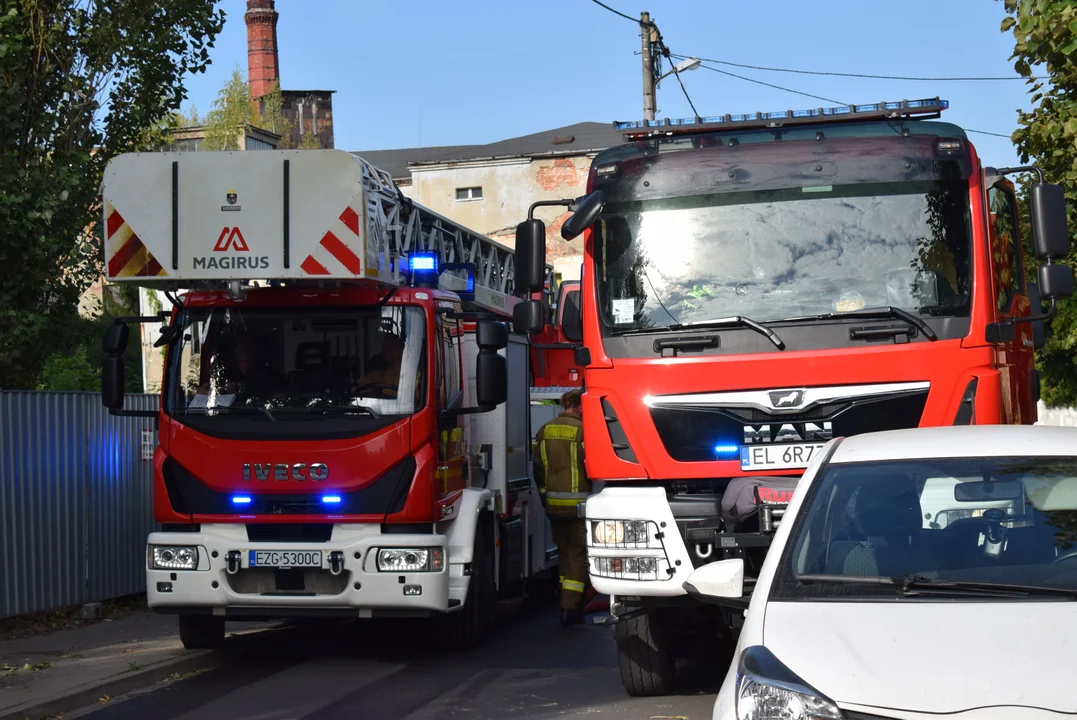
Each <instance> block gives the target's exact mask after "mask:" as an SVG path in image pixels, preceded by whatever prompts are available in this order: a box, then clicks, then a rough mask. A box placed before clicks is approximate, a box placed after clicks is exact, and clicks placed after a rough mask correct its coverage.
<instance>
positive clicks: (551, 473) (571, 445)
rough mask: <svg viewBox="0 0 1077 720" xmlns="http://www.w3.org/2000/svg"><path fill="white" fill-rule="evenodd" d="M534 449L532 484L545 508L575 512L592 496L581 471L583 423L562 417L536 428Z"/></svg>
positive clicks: (588, 482) (562, 415)
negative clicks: (575, 509) (542, 498)
mask: <svg viewBox="0 0 1077 720" xmlns="http://www.w3.org/2000/svg"><path fill="white" fill-rule="evenodd" d="M535 446H536V447H535V483H536V484H537V485H538V489H539V493H541V494H542V495H543V496H544V497H545V502H546V507H547V508H549V509H551V510H552V509H553V508H557V507H562V508H569V509H572V508H575V507H576V505H578V504H579V503H580V501H581V500H583V499H585V498H586V497H587V496H588V495H590V494H591V482H590V481H589V480H588V479H587V474H586V472H584V469H583V422H582V421H581V420H580V418H578V417H575V416H574V415H568V414H566V413H561V414H560V415H558V416H557V417H556V418H554V419H553V420H551V421H550V422H548V423H546V424H545V425H543V426H542V427H541V428H539V431H538V432H537V433H536V434H535ZM573 516H574V512H573Z"/></svg>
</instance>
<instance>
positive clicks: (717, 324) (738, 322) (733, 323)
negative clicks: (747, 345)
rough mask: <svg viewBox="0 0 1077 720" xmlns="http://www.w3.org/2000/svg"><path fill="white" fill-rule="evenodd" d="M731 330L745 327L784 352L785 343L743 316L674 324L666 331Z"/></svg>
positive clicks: (764, 327)
mask: <svg viewBox="0 0 1077 720" xmlns="http://www.w3.org/2000/svg"><path fill="white" fill-rule="evenodd" d="M724 327H725V328H733V327H746V328H751V329H752V330H755V331H756V332H757V333H759V334H761V335H766V337H767V340H770V341H771V342H772V343H774V347H776V348H778V349H779V350H785V343H784V342H782V339H781V338H780V337H778V336H777V335H775V334H774V331H772V330H771V329H770V328H768V327H766V326H765V325H761V324H759V323H757V322H756V321H755V320H752V319H751V318H747V317H744V316H743V315H733V316H731V317H724V318H715V319H713V320H699V321H697V322H690V323H674V324H672V325H668V326H667V327H666V328H665V329H667V330H685V329H689V328H724Z"/></svg>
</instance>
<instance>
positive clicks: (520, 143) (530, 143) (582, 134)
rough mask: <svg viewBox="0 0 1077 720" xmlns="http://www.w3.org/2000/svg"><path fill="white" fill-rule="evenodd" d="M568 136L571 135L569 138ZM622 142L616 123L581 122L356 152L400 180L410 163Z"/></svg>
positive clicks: (570, 150) (582, 149)
mask: <svg viewBox="0 0 1077 720" xmlns="http://www.w3.org/2000/svg"><path fill="white" fill-rule="evenodd" d="M555 138H560V139H563V141H562V142H558V143H554V139H555ZM569 138H571V140H570V141H569ZM622 142H624V137H623V135H622V131H620V130H615V129H614V127H613V123H599V122H581V123H576V124H575V125H566V126H564V127H559V128H553V129H552V130H543V131H542V132H538V133H533V134H531V135H522V136H520V137H515V138H509V139H508V140H500V141H498V142H493V143H487V144H485V145H444V146H440V147H429V148H403V149H400V150H356V151H353V152H354V153H355V154H356V155H358V156H360V157H362V158H363V159H364V160H366V161H367V162H369V163H371V164H372V165H374V166H376V167H378V168H381V169H382V170H384V171H386V172H387V173H389V174H390V175H392V176H393V179H401V178H410V177H411V171H410V169H409V166H411V165H429V164H435V163H443V162H466V161H469V160H482V159H493V158H513V157H535V156H544V155H557V154H565V155H569V154H571V155H579V154H583V153H587V152H597V151H599V150H605V149H606V148H608V147H611V146H613V145H620V144H621V143H622Z"/></svg>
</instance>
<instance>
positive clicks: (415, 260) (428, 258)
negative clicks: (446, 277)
mask: <svg viewBox="0 0 1077 720" xmlns="http://www.w3.org/2000/svg"><path fill="white" fill-rule="evenodd" d="M408 271H409V272H410V273H411V274H412V275H428V274H429V275H437V274H438V254H437V253H428V252H423V253H411V254H410V255H408Z"/></svg>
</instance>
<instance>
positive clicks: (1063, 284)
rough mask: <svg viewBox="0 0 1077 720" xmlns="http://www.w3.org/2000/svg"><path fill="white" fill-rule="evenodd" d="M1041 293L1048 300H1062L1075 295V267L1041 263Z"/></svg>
mask: <svg viewBox="0 0 1077 720" xmlns="http://www.w3.org/2000/svg"><path fill="white" fill-rule="evenodd" d="M1039 279H1040V282H1039V291H1040V295H1042V296H1043V298H1044V299H1046V300H1061V299H1063V298H1068V297H1070V296H1071V295H1073V268H1071V267H1070V266H1069V265H1055V264H1051V265H1040V272H1039Z"/></svg>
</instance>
